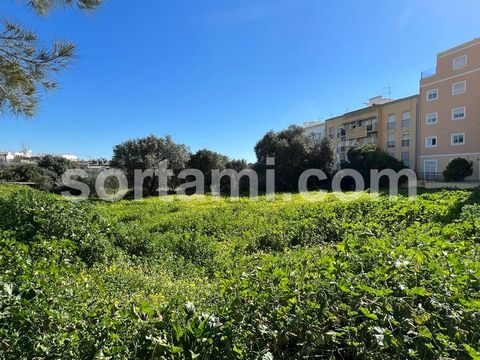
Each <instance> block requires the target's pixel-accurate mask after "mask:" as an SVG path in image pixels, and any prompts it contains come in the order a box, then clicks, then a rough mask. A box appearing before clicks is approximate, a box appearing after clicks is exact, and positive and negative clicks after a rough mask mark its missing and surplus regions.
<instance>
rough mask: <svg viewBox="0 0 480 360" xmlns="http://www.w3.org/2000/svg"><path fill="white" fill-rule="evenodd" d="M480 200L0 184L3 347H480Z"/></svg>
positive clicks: (317, 352)
mask: <svg viewBox="0 0 480 360" xmlns="http://www.w3.org/2000/svg"><path fill="white" fill-rule="evenodd" d="M479 199H480V195H479V193H478V192H467V191H441V192H438V193H434V194H424V195H421V196H419V197H417V198H415V199H408V198H404V197H396V198H389V197H373V196H370V195H368V194H363V195H362V196H360V197H359V198H356V199H351V200H350V201H343V200H337V199H336V198H335V197H334V196H333V195H329V196H326V197H325V199H323V200H322V201H321V202H315V203H311V202H308V201H306V200H303V199H302V198H301V197H300V196H293V198H292V200H291V201H289V202H285V201H283V200H276V201H274V202H268V201H266V200H265V199H264V198H260V199H259V200H257V201H252V200H248V199H241V200H239V201H229V200H226V199H223V200H215V199H212V198H205V199H203V198H191V199H190V200H189V201H184V200H181V199H171V200H172V201H161V200H159V199H153V198H152V199H147V200H143V201H122V202H118V203H113V204H107V203H100V202H90V203H70V202H67V201H65V200H62V199H61V198H58V197H55V196H52V195H49V194H45V193H41V192H38V191H35V190H29V189H21V188H18V187H12V186H0V358H5V359H59V358H62V359H64V358H65V359H74V358H81V359H132V358H140V359H310V358H318V359H322V358H323V359H438V358H442V359H479V358H480V342H479V341H480V261H479V260H480V258H479V251H480V205H478V201H479Z"/></svg>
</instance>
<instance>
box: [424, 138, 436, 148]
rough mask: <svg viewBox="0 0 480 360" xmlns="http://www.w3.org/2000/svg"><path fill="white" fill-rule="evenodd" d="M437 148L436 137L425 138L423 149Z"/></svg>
mask: <svg viewBox="0 0 480 360" xmlns="http://www.w3.org/2000/svg"><path fill="white" fill-rule="evenodd" d="M436 146H437V137H436V136H427V137H426V138H425V147H427V148H431V147H436Z"/></svg>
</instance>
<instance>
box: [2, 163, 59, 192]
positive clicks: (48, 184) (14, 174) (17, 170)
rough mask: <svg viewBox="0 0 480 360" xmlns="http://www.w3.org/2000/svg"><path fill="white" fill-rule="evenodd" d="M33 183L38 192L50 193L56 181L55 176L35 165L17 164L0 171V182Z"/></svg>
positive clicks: (51, 172)
mask: <svg viewBox="0 0 480 360" xmlns="http://www.w3.org/2000/svg"><path fill="white" fill-rule="evenodd" d="M1 180H3V181H6V182H33V183H35V184H36V186H37V188H38V189H40V190H46V191H50V190H52V189H53V187H54V185H55V182H56V181H57V180H58V176H57V174H55V173H54V172H53V171H50V170H48V169H44V168H41V167H39V166H38V165H36V164H17V165H12V166H7V167H5V168H3V169H2V170H1V171H0V181H1Z"/></svg>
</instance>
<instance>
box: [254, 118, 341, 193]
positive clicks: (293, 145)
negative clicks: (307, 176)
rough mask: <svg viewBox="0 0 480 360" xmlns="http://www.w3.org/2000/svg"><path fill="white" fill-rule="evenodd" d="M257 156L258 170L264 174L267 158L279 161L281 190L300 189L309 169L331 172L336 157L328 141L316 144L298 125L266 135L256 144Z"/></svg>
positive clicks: (279, 186) (276, 163)
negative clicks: (304, 174) (301, 179)
mask: <svg viewBox="0 0 480 360" xmlns="http://www.w3.org/2000/svg"><path fill="white" fill-rule="evenodd" d="M255 154H256V156H257V164H256V165H255V168H256V169H257V170H258V171H259V172H260V173H261V174H262V173H263V172H264V170H265V168H266V167H265V164H266V160H267V157H274V158H275V172H276V173H275V179H276V183H275V185H276V188H277V190H281V191H284V190H297V186H298V179H299V177H300V175H301V174H302V173H303V172H304V171H305V170H307V169H309V168H317V169H320V170H323V171H325V172H326V173H329V172H330V170H331V166H332V163H333V156H334V155H333V150H332V147H331V145H330V142H329V140H328V139H324V140H323V141H322V142H321V143H319V142H316V141H314V140H313V139H312V138H310V137H308V136H306V135H305V133H304V130H303V128H302V127H300V126H295V125H292V126H290V127H288V128H287V129H285V130H282V131H280V132H275V131H269V132H268V133H266V134H265V135H264V136H263V137H262V139H260V141H259V142H258V143H257V144H256V145H255ZM259 175H260V174H259Z"/></svg>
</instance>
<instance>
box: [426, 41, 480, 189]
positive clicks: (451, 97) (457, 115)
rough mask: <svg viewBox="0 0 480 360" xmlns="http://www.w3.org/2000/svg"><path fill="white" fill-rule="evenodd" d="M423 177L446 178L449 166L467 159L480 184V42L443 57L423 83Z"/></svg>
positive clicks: (446, 53)
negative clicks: (455, 160) (446, 169)
mask: <svg viewBox="0 0 480 360" xmlns="http://www.w3.org/2000/svg"><path fill="white" fill-rule="evenodd" d="M419 125H420V126H419V137H418V138H419V140H418V141H419V155H418V156H419V172H421V173H422V175H423V176H424V177H425V178H427V179H428V178H441V177H442V175H441V173H442V172H443V171H444V170H445V168H446V167H447V165H448V163H449V162H450V161H451V160H452V159H455V158H459V157H460V158H465V159H467V160H468V161H471V162H472V163H473V175H472V176H471V177H469V178H467V180H480V171H479V169H480V39H476V40H473V41H470V42H468V43H465V44H463V45H460V46H457V47H455V48H453V49H450V50H447V51H444V52H442V53H439V54H438V55H437V64H436V68H435V69H434V70H432V71H427V72H423V73H422V78H421V80H420V122H419Z"/></svg>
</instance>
